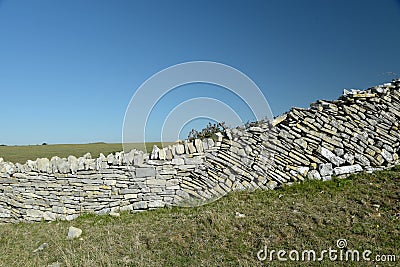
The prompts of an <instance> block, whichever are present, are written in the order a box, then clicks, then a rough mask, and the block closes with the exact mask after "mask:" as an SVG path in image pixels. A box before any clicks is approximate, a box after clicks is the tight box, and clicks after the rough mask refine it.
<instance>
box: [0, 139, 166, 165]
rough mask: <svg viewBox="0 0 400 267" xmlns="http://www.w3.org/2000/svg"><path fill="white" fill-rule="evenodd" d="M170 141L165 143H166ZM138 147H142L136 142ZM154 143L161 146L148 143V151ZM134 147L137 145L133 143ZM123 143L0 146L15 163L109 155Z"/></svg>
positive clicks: (3, 156) (0, 154)
mask: <svg viewBox="0 0 400 267" xmlns="http://www.w3.org/2000/svg"><path fill="white" fill-rule="evenodd" d="M165 144H166V145H168V144H170V143H164V145H165ZM136 145H137V147H138V148H139V147H141V146H140V145H139V144H136ZM153 145H157V146H158V147H161V143H159V142H156V143H146V148H147V151H151V149H152V147H153ZM133 147H136V146H135V144H133ZM122 150H123V149H122V144H106V143H93V144H76V145H72V144H65V145H45V146H42V145H34V146H0V157H1V158H3V159H4V160H5V161H11V162H14V163H17V162H19V163H22V164H23V163H25V162H26V161H27V160H28V159H30V160H36V159H37V158H49V159H50V158H51V157H53V156H59V157H61V158H65V157H68V156H69V155H73V156H76V157H81V156H83V155H84V154H86V153H87V152H90V153H91V154H92V157H93V158H96V157H98V156H99V155H100V153H103V154H104V155H105V156H107V155H108V154H110V153H115V152H118V151H122Z"/></svg>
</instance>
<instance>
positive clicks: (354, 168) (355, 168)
mask: <svg viewBox="0 0 400 267" xmlns="http://www.w3.org/2000/svg"><path fill="white" fill-rule="evenodd" d="M360 171H362V167H361V166H360V165H358V164H355V165H351V166H342V167H336V168H334V169H333V174H334V175H342V174H349V173H355V172H360Z"/></svg>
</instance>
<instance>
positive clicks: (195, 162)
mask: <svg viewBox="0 0 400 267" xmlns="http://www.w3.org/2000/svg"><path fill="white" fill-rule="evenodd" d="M184 161H185V164H187V165H199V164H202V163H203V159H202V158H200V157H193V158H188V157H185V158H184Z"/></svg>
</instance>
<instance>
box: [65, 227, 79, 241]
mask: <svg viewBox="0 0 400 267" xmlns="http://www.w3.org/2000/svg"><path fill="white" fill-rule="evenodd" d="M81 235H82V230H81V229H79V228H77V227H74V226H70V227H69V229H68V236H67V239H75V238H78V237H80V236H81Z"/></svg>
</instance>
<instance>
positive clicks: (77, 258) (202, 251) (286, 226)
mask: <svg viewBox="0 0 400 267" xmlns="http://www.w3.org/2000/svg"><path fill="white" fill-rule="evenodd" d="M399 215H400V168H395V169H392V170H388V171H381V172H377V173H374V174H364V173H363V174H359V175H356V176H352V177H350V178H348V179H334V180H332V181H329V182H321V181H308V182H305V183H303V184H299V185H294V186H290V187H285V188H281V189H278V190H274V191H255V192H235V193H231V194H229V195H228V196H226V197H224V198H222V199H220V200H218V201H216V202H214V203H211V204H208V205H206V206H202V207H197V208H173V209H167V208H166V209H159V210H154V211H147V212H142V213H135V214H129V213H122V214H121V216H120V217H110V216H94V215H84V216H81V217H79V218H78V219H77V220H75V221H71V222H65V221H59V222H52V223H46V222H43V223H34V224H23V223H21V224H16V225H2V226H1V227H0V251H1V253H0V266H47V265H48V264H51V263H54V262H59V263H61V266H162V265H164V266H239V265H241V266H265V265H267V264H268V266H297V265H302V266H308V265H310V264H311V265H314V266H338V265H339V266H375V264H376V262H365V261H363V262H358V263H357V262H353V263H351V262H344V261H343V262H331V261H330V260H329V259H328V256H326V257H325V259H324V261H323V262H322V263H321V262H293V261H288V262H279V261H278V260H277V256H276V254H275V256H274V261H272V262H269V261H268V260H266V261H263V262H260V261H259V260H258V259H257V255H256V254H257V252H258V251H259V250H260V249H262V248H263V247H264V245H267V246H268V248H269V249H270V250H271V249H275V250H279V249H283V250H286V251H290V250H298V251H300V252H301V251H302V250H310V249H313V250H315V251H317V252H318V253H319V252H320V251H321V250H323V249H328V248H329V247H332V248H333V249H337V247H336V241H337V240H338V239H346V240H347V243H348V248H349V249H352V250H359V251H360V252H362V251H363V250H366V249H369V250H371V251H372V253H373V254H372V255H370V256H369V257H370V258H371V259H373V258H374V257H375V256H376V255H377V254H381V255H382V254H385V255H387V254H395V255H396V257H397V262H391V263H390V262H384V263H379V265H378V266H396V264H399V262H400V258H399V257H400V246H399V244H400V216H399ZM69 226H75V227H79V228H81V229H82V230H83V234H82V236H81V239H75V240H67V239H66V236H67V232H68V228H69ZM45 242H46V243H48V247H47V248H45V249H44V250H42V251H39V252H33V250H35V249H36V248H37V247H38V246H39V245H40V244H42V243H45ZM318 256H319V255H318ZM286 257H288V256H287V255H286ZM321 264H322V265H321ZM397 266H398V265H397Z"/></svg>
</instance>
